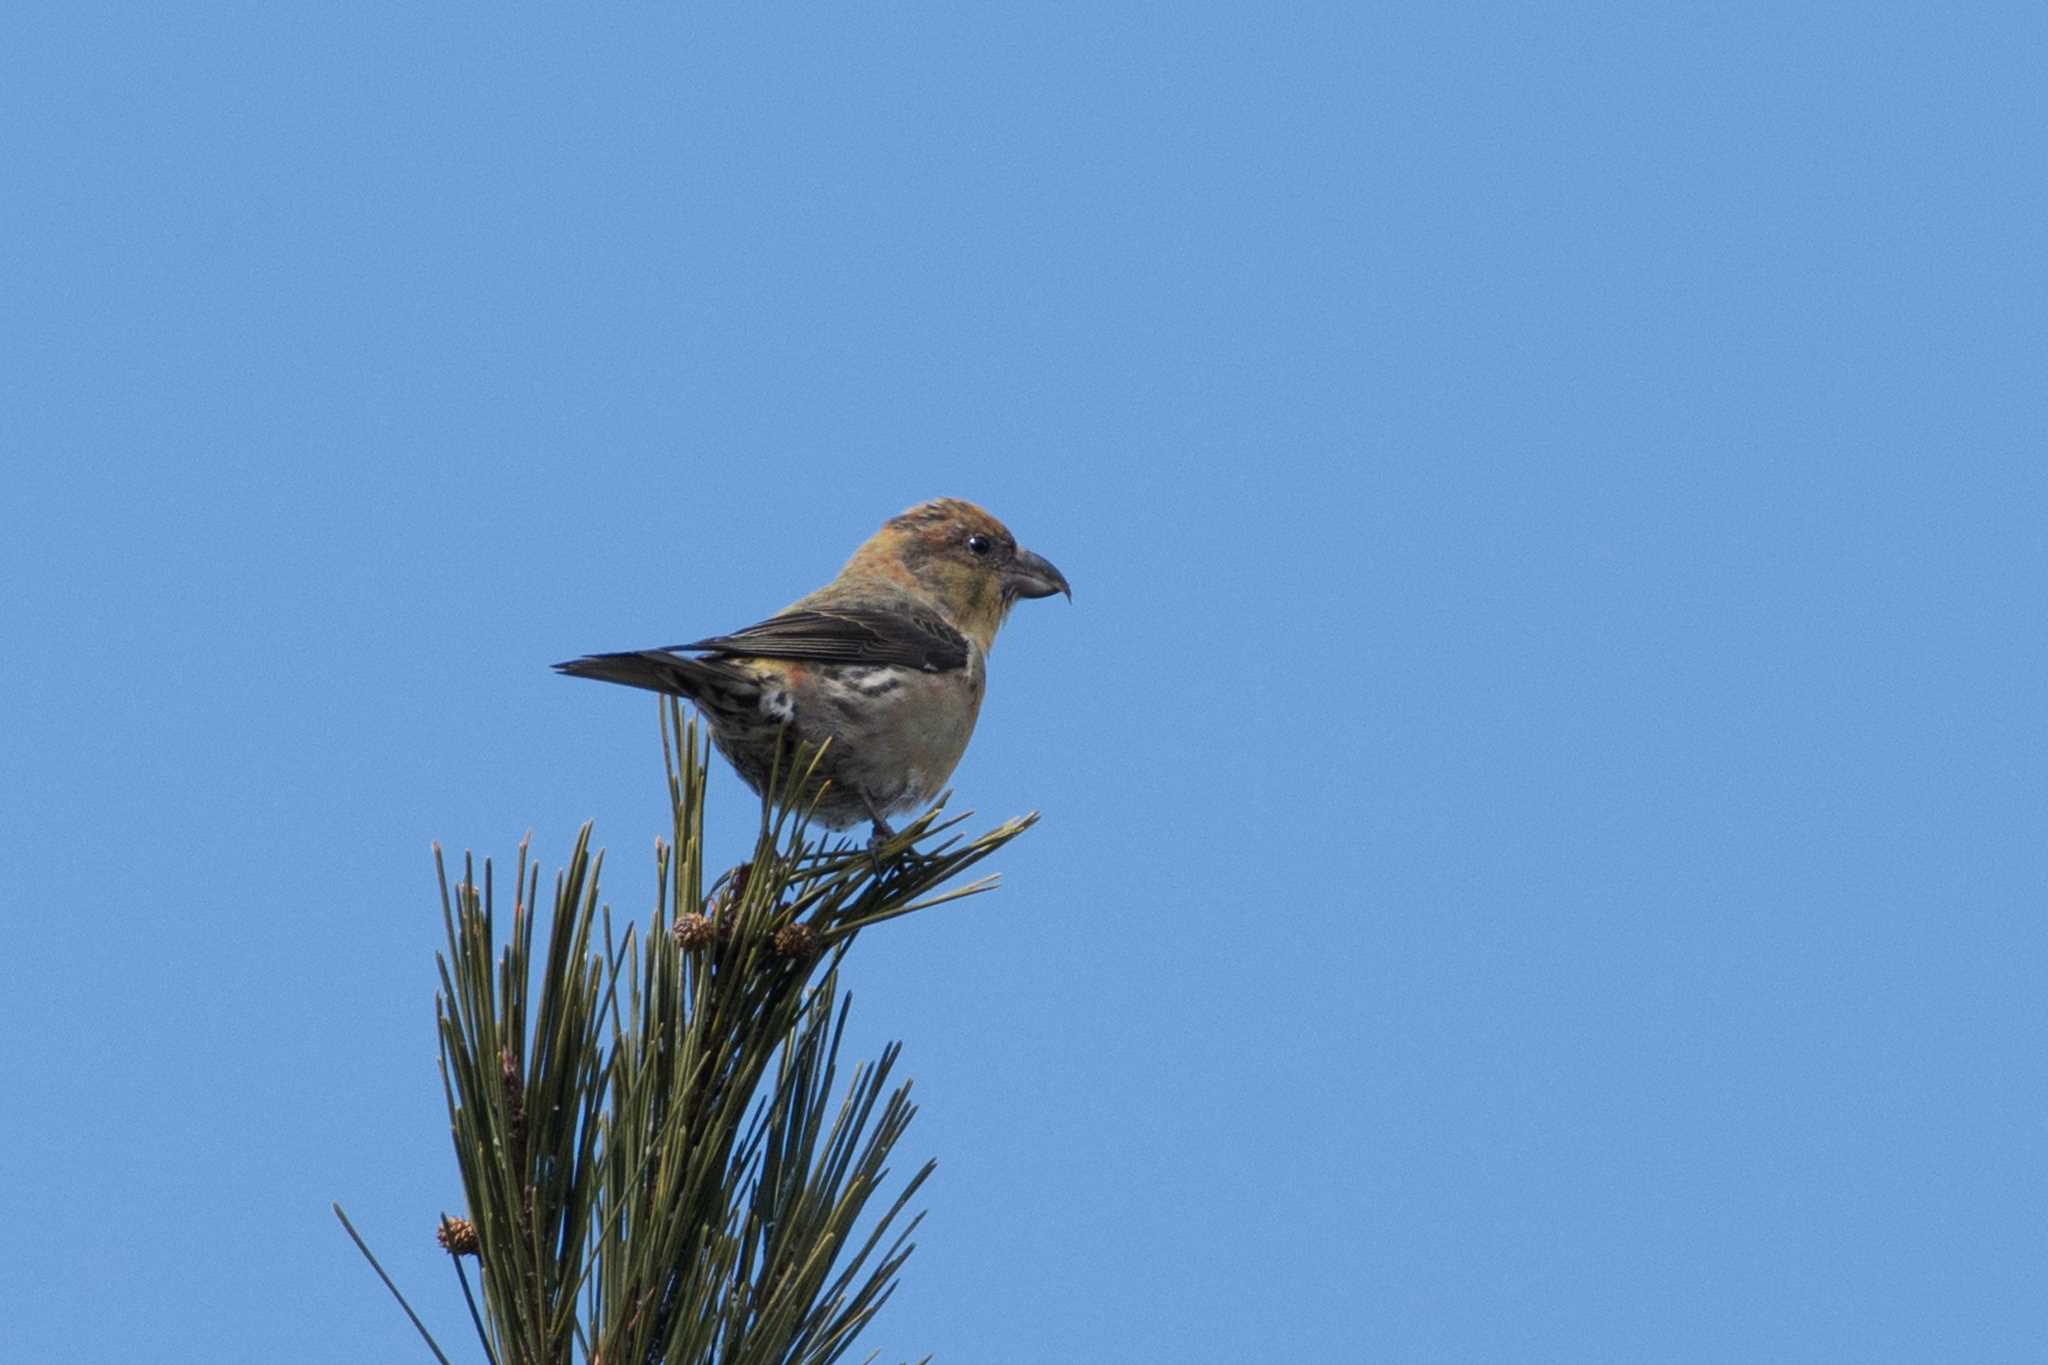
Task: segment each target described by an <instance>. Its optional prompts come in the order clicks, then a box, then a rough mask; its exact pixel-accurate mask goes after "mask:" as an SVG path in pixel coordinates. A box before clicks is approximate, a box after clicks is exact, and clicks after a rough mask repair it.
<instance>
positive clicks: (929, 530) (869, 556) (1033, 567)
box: [847, 498, 1074, 649]
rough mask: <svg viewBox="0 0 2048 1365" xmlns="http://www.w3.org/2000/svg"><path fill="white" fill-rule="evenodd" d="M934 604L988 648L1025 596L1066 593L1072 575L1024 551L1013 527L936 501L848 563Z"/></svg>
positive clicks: (888, 527) (897, 522)
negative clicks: (901, 586)
mask: <svg viewBox="0 0 2048 1365" xmlns="http://www.w3.org/2000/svg"><path fill="white" fill-rule="evenodd" d="M847 570H848V571H849V572H852V571H856V570H858V571H859V572H862V573H867V574H879V575H880V576H882V577H884V578H887V579H890V580H892V581H894V582H897V583H900V584H902V585H903V586H905V587H907V588H910V589H912V590H913V591H915V592H917V593H919V594H920V595H922V596H924V597H928V598H930V599H931V600H932V601H933V602H934V603H936V604H937V605H938V607H939V609H940V610H941V611H943V612H945V614H946V616H947V618H948V619H949V620H950V621H951V622H952V623H953V624H954V625H955V626H956V627H958V628H959V629H960V630H961V631H963V632H965V633H966V634H968V635H970V636H972V637H974V639H975V640H976V641H977V642H978V643H979V644H980V645H981V647H982V648H983V649H987V648H988V647H989V645H990V644H992V643H993V642H994V640H995V634H996V628H997V627H998V626H1000V625H1002V623H1003V618H1004V617H1006V616H1008V615H1009V614H1010V608H1011V606H1012V605H1014V604H1015V603H1016V601H1017V599H1018V598H1020V597H1050V596H1052V595H1053V594H1054V593H1056V592H1058V593H1065V594H1066V595H1067V596H1068V598H1070V599H1071V598H1072V597H1073V595H1074V594H1073V591H1072V589H1070V588H1068V587H1067V579H1066V575H1064V574H1062V573H1061V572H1060V571H1059V570H1058V569H1056V568H1054V567H1053V566H1052V565H1051V564H1050V563H1048V562H1047V561H1046V560H1044V559H1042V558H1040V557H1039V556H1037V555H1035V554H1033V553H1031V551H1029V550H1026V549H1024V548H1022V547H1020V546H1019V545H1018V544H1017V538H1016V537H1015V536H1013V535H1011V534H1010V530H1009V528H1008V527H1006V526H1004V525H1003V524H1002V523H1001V522H1000V521H997V520H996V519H995V518H994V517H992V516H990V515H989V514H988V513H986V512H984V511H982V510H981V509H980V508H979V507H976V506H975V505H974V504H973V503H971V502H962V501H961V500H960V499H958V498H937V499H934V500H933V501H931V502H926V503H920V504H919V505H917V506H916V507H913V508H911V509H910V510H909V511H907V512H905V513H903V514H902V515H900V516H894V517H891V518H889V520H888V521H887V522H885V523H883V525H882V529H881V530H879V531H877V532H875V534H874V535H873V536H872V537H871V538H870V539H869V540H868V542H867V544H865V545H863V546H861V547H860V549H859V550H858V551H856V552H855V554H854V557H853V561H852V562H851V563H850V564H848V565H847Z"/></svg>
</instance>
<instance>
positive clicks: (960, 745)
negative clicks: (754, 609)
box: [555, 498, 1073, 839]
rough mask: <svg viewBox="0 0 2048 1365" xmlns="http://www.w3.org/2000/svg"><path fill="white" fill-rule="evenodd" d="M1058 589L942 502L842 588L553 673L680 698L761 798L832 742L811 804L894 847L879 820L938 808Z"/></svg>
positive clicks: (982, 525)
mask: <svg viewBox="0 0 2048 1365" xmlns="http://www.w3.org/2000/svg"><path fill="white" fill-rule="evenodd" d="M1056 592H1057V593H1065V594H1066V595H1067V597H1068V598H1069V600H1071V599H1072V597H1073V592H1072V590H1071V589H1069V588H1068V587H1067V580H1066V577H1065V575H1063V574H1062V573H1060V571H1059V570H1058V569H1056V568H1054V567H1053V566H1052V565H1051V564H1050V563H1048V562H1047V561H1046V560H1044V559H1042V558H1040V557H1039V556H1037V555H1035V554H1033V553H1031V551H1029V550H1026V549H1023V548H1021V547H1019V546H1018V544H1017V540H1016V537H1014V536H1012V535H1011V534H1010V532H1009V530H1008V528H1006V527H1005V526H1004V525H1003V524H1002V523H1001V522H999V521H997V520H996V519H995V518H994V517H992V516H990V515H989V514H988V513H987V512H984V511H982V510H981V508H979V507H976V506H975V505H974V504H973V503H969V502H962V501H960V500H959V499H957V498H939V499H937V500H935V501H932V502H927V503H923V504H920V505H919V506H916V507H913V508H911V509H910V510H909V511H907V512H905V513H903V514H902V515H901V516H896V517H891V518H890V519H889V520H888V521H886V522H884V523H883V525H882V529H881V530H879V531H877V532H876V533H875V534H874V535H873V536H871V537H869V539H868V540H867V542H866V543H865V544H863V545H862V546H861V547H860V548H859V549H858V550H855V551H854V552H853V558H851V559H849V560H848V561H847V562H846V567H845V568H843V569H841V570H840V571H839V576H838V577H837V578H835V579H833V580H832V581H831V582H830V583H827V584H826V585H825V586H824V587H822V588H820V589H818V590H817V591H816V592H814V593H811V594H809V595H808V596H805V597H800V598H798V599H797V600H796V601H794V602H792V603H790V604H789V606H787V607H785V608H783V610H782V611H780V612H779V613H777V614H776V615H774V616H771V617H769V618H768V619H767V620H765V621H763V622H761V623H760V624H759V625H753V626H748V627H747V628H746V629H745V630H739V631H734V632H733V633H732V634H730V635H714V636H711V637H710V638H708V639H704V640H696V641H693V642H691V643H689V644H685V645H671V646H669V647H667V648H665V649H647V650H631V651H628V652H625V653H621V654H592V655H589V656H587V657H585V658H581V659H572V660H570V661H569V662H567V663H560V664H556V665H555V667H556V669H558V670H559V671H561V672H563V673H568V674H571V675H573V676H575V677H579V678H597V679H601V680H602V681H604V682H614V683H623V684H625V685H626V686H628V687H641V688H646V689H647V690H648V691H651V692H665V693H669V694H672V695H675V696H680V697H687V698H688V699H689V700H690V701H691V702H693V703H695V705H696V707H697V709H698V710H699V711H701V712H703V714H704V718H705V720H706V722H707V723H708V724H709V726H710V729H711V739H712V742H713V743H714V744H716V745H717V746H718V751H719V752H720V753H722V754H724V755H725V757H726V759H727V760H728V761H729V762H731V764H732V766H733V767H734V769H736V770H737V771H738V772H739V775H740V777H741V778H742V779H744V780H745V782H746V784H747V785H748V786H750V787H752V788H753V789H754V790H755V791H756V792H760V791H762V790H763V789H764V788H766V787H767V785H768V784H769V782H770V781H771V774H773V773H774V772H775V771H777V769H778V768H779V769H780V770H781V771H783V772H787V771H789V766H790V764H791V762H792V761H793V759H794V757H795V754H796V750H797V746H798V745H799V744H808V745H817V744H820V743H822V742H824V741H826V740H830V741H831V743H830V745H829V747H827V748H826V749H825V752H824V756H823V758H822V759H821V761H820V763H819V767H818V771H817V774H816V780H817V782H818V784H819V789H814V790H813V791H812V792H810V793H808V795H810V796H813V797H816V798H817V799H818V805H817V809H816V818H817V819H818V820H820V821H821V822H822V823H824V824H825V825H827V826H829V827H831V828H833V829H845V828H847V827H848V826H850V825H853V824H856V823H858V822H860V821H861V820H868V821H871V822H872V823H873V824H874V827H875V835H876V837H877V838H878V839H883V838H890V837H893V831H891V829H890V827H889V822H888V817H889V816H890V815H891V814H893V813H895V812H898V811H902V810H908V809H912V808H916V807H921V806H924V805H926V804H928V803H930V802H931V801H933V800H935V799H936V798H937V797H938V794H939V792H940V791H941V790H942V789H943V788H944V786H945V784H946V779H947V778H949V777H951V776H952V774H953V769H954V767H955V765H957V764H958V763H959V762H960V756H961V754H963V753H965V752H966V750H967V741H968V738H969V737H970V736H971V735H973V733H974V721H975V718H976V717H977V716H978V715H979V714H980V712H981V699H982V695H983V693H984V692H985V691H986V690H987V686H988V652H989V649H990V647H991V646H993V645H994V644H995V638H996V631H997V629H998V628H999V627H1000V626H1001V625H1002V624H1003V622H1004V621H1005V620H1006V619H1007V618H1008V616H1009V614H1010V608H1011V607H1012V606H1013V605H1015V603H1016V601H1017V599H1018V598H1020V597H1050V596H1051V595H1052V594H1054V593H1056ZM691 656H696V657H691ZM821 792H822V794H821Z"/></svg>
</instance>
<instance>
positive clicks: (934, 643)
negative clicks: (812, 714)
mask: <svg viewBox="0 0 2048 1365" xmlns="http://www.w3.org/2000/svg"><path fill="white" fill-rule="evenodd" d="M672 648H674V649H675V650H677V651H678V652H684V653H705V654H725V655H741V656H750V657H753V658H757V659H798V660H802V661H804V662H806V663H831V664H899V665H902V666H903V667H906V668H916V669H922V670H923V671H924V672H926V673H948V672H951V671H953V670H954V669H959V668H965V667H967V637H966V636H964V635H962V634H961V633H960V632H959V631H957V630H955V629H953V627H951V626H949V625H947V624H946V623H945V622H944V621H942V620H940V619H939V618H938V617H937V616H936V615H932V614H930V613H926V612H917V611H900V610H898V611H891V610H889V609H887V608H881V607H833V608H831V609H830V610H823V609H817V608H810V609H806V610H802V611H786V612H784V613H783V614H782V615H780V616H773V617H770V618H769V619H768V620H766V621H763V622H761V623H760V624H759V625H755V626H748V627H747V628H746V629H745V630H737V631H734V632H733V633H732V634H730V635H714V636H712V637H711V638H710V639H708V640H696V641H693V642H692V643H690V644H687V645H675V646H672Z"/></svg>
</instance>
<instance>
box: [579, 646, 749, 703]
mask: <svg viewBox="0 0 2048 1365" xmlns="http://www.w3.org/2000/svg"><path fill="white" fill-rule="evenodd" d="M555 671H556V672H557V673H566V674H568V675H569V676H570V677H572V678H596V679H597V680H598V681H600V682H610V683H621V684H623V685H625V686H627V687H643V688H646V689H647V690H648V691H649V692H666V693H668V694H670V695H671V696H677V697H688V698H689V699H690V700H691V701H693V702H696V703H697V705H698V706H700V707H702V708H704V709H705V710H706V711H709V712H713V713H721V712H733V711H751V710H752V709H753V708H754V706H755V704H756V703H757V702H758V701H759V700H760V695H761V686H760V684H759V683H758V682H756V681H755V680H754V679H753V678H752V677H751V676H749V675H748V674H747V673H746V672H745V671H744V670H742V669H739V668H736V667H734V666H733V665H732V664H730V663H727V662H726V661H725V660H723V659H691V658H687V657H685V656H684V655H681V654H670V653H669V652H668V651H666V650H661V649H639V650H628V651H627V652H625V653H623V654H588V655H585V656H584V657H583V658H581V659H570V660H569V661H568V662H566V663H559V664H556V665H555Z"/></svg>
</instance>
